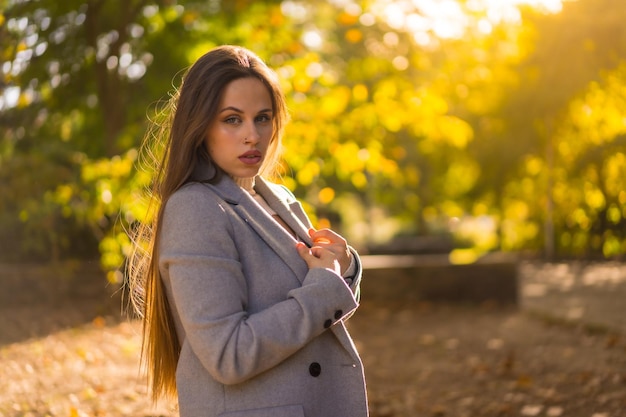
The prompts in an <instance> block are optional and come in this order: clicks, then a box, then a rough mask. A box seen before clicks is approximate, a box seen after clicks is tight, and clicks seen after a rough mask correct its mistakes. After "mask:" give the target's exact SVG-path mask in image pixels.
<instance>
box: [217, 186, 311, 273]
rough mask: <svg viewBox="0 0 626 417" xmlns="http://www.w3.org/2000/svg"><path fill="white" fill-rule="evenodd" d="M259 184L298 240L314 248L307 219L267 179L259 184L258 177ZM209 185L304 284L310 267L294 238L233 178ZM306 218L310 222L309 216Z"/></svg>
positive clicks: (266, 198)
mask: <svg viewBox="0 0 626 417" xmlns="http://www.w3.org/2000/svg"><path fill="white" fill-rule="evenodd" d="M257 181H258V182H259V184H261V183H262V185H260V186H259V187H258V191H257V192H259V193H260V194H261V195H262V196H263V198H264V199H265V200H266V201H267V203H268V204H269V206H270V207H271V208H272V209H273V210H274V211H276V214H278V215H279V216H280V217H281V218H282V219H283V221H284V222H285V223H287V224H288V225H289V227H291V228H292V230H293V231H294V232H295V233H296V234H297V236H298V238H299V239H300V240H302V241H303V242H304V243H306V244H307V245H309V246H310V245H311V239H310V237H309V236H308V228H307V227H306V226H305V225H304V221H306V220H304V221H303V220H301V219H299V218H298V216H296V214H295V213H294V212H292V211H291V209H290V206H289V202H286V201H285V199H284V198H283V196H279V195H277V194H276V193H275V192H274V190H273V187H272V186H271V185H269V184H268V183H267V182H265V181H264V180H261V181H259V179H258V178H257ZM206 185H207V186H208V187H209V188H211V189H213V191H214V192H215V193H217V194H218V195H219V196H220V197H221V198H222V199H223V200H224V201H226V202H227V203H228V204H229V205H230V206H231V207H232V209H233V211H234V212H235V213H236V214H237V215H238V216H239V217H241V219H242V220H244V221H245V222H246V223H247V224H248V225H249V226H250V227H251V228H252V229H253V230H254V231H255V232H256V233H257V235H258V236H259V237H260V238H261V239H263V240H264V241H265V243H267V244H268V245H269V246H270V247H271V248H272V249H273V250H274V252H276V254H277V255H278V256H280V258H281V259H282V260H283V261H284V262H285V263H286V264H287V265H288V266H289V267H290V268H291V269H292V270H293V272H294V273H295V275H296V276H297V277H298V280H300V282H302V281H303V279H304V276H305V275H306V273H307V271H308V268H307V266H306V263H305V262H304V261H303V260H302V258H300V255H298V253H297V251H296V249H295V246H296V242H297V241H296V240H295V239H294V238H293V236H291V235H290V234H289V233H288V232H287V231H286V230H285V229H284V228H283V227H282V226H281V225H280V224H278V223H277V222H276V221H275V220H274V219H273V218H272V216H271V215H270V214H269V213H268V212H267V211H266V210H265V209H263V208H262V207H261V206H260V205H259V204H258V203H257V202H256V201H255V200H254V198H253V197H252V196H251V195H249V194H248V193H247V192H246V191H244V190H242V189H241V188H240V187H239V186H238V185H237V184H235V182H234V181H233V180H232V179H231V178H229V177H226V176H224V177H222V179H221V180H220V181H219V182H218V183H217V184H206ZM255 188H257V187H255ZM294 200H295V199H294ZM295 203H296V204H297V205H296V207H299V203H297V202H295ZM291 204H293V203H291ZM302 214H304V212H302ZM304 219H306V216H305V217H304ZM307 223H308V222H307Z"/></svg>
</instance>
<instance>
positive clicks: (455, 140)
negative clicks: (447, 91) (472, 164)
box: [437, 116, 474, 149]
mask: <svg viewBox="0 0 626 417" xmlns="http://www.w3.org/2000/svg"><path fill="white" fill-rule="evenodd" d="M437 124H438V130H439V133H440V135H441V139H442V140H444V141H445V142H447V143H449V144H450V145H452V146H454V147H456V148H459V149H464V148H465V147H466V146H467V144H468V143H469V142H470V141H471V140H472V139H473V138H474V130H473V129H472V127H471V126H470V125H469V123H467V122H466V121H464V120H461V119H459V118H458V117H455V116H441V117H439V118H437Z"/></svg>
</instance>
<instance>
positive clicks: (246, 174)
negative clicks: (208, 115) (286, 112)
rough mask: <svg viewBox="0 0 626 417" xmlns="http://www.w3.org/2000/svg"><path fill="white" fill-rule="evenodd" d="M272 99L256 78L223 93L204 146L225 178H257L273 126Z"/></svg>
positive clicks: (238, 80)
mask: <svg viewBox="0 0 626 417" xmlns="http://www.w3.org/2000/svg"><path fill="white" fill-rule="evenodd" d="M272 119H273V110H272V98H271V96H270V93H269V91H268V89H267V87H265V85H264V84H263V83H262V82H261V81H260V80H258V79H257V78H253V77H250V78H240V79H237V80H235V81H232V82H231V83H230V84H228V85H227V86H226V88H225V89H224V92H223V95H222V100H221V101H220V104H219V108H218V110H217V116H216V117H215V119H214V120H213V121H212V122H211V124H210V126H209V130H208V132H207V135H206V140H205V145H206V147H207V150H208V152H209V155H210V156H211V158H212V159H213V161H214V162H215V163H216V164H217V165H218V166H219V167H220V168H221V169H222V170H224V171H225V172H226V173H227V174H228V175H230V176H232V177H238V178H250V177H253V176H255V175H256V174H258V172H259V169H260V168H261V165H262V163H263V161H264V160H265V157H266V152H267V148H268V145H269V143H270V140H271V138H272V134H273V131H274V125H273V123H272Z"/></svg>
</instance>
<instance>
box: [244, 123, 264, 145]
mask: <svg viewBox="0 0 626 417" xmlns="http://www.w3.org/2000/svg"><path fill="white" fill-rule="evenodd" d="M246 139H247V142H248V143H252V144H257V143H258V142H259V140H261V134H260V132H259V127H258V126H257V125H256V124H255V123H250V127H249V128H248V129H247V136H246Z"/></svg>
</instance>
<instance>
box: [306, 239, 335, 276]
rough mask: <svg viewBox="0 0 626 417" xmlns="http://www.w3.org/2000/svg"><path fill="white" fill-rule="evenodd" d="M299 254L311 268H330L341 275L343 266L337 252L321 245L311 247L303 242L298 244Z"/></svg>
mask: <svg viewBox="0 0 626 417" xmlns="http://www.w3.org/2000/svg"><path fill="white" fill-rule="evenodd" d="M296 249H297V250H298V254H299V255H300V256H301V257H302V259H304V262H306V264H307V265H308V267H309V269H313V268H325V269H330V270H331V271H333V272H335V273H336V274H337V275H341V266H340V264H339V260H338V259H337V257H336V256H335V254H334V253H333V252H332V251H330V250H328V249H326V248H323V247H321V246H313V247H312V248H309V247H308V246H307V245H305V244H304V243H302V242H298V243H297V244H296Z"/></svg>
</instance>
